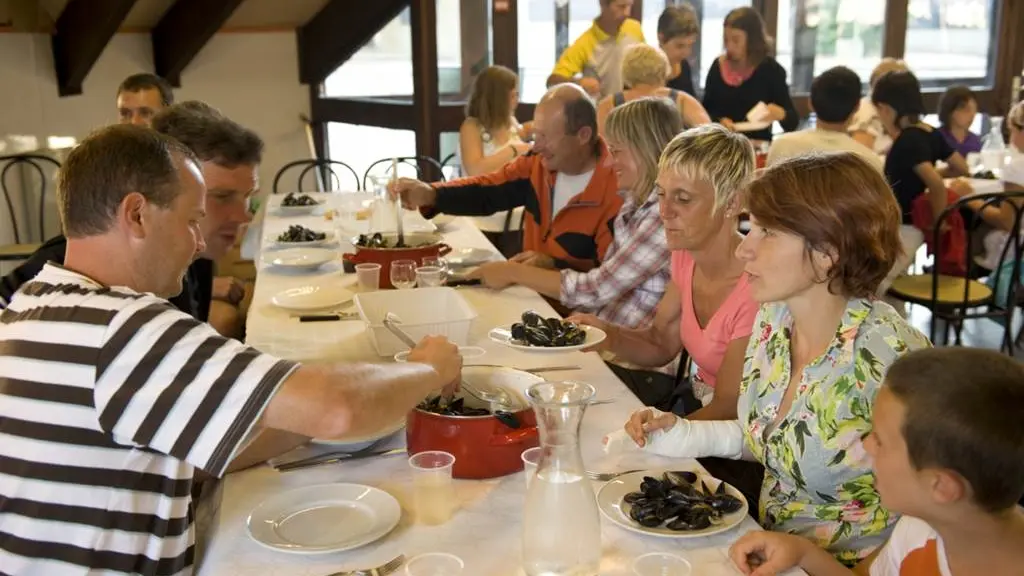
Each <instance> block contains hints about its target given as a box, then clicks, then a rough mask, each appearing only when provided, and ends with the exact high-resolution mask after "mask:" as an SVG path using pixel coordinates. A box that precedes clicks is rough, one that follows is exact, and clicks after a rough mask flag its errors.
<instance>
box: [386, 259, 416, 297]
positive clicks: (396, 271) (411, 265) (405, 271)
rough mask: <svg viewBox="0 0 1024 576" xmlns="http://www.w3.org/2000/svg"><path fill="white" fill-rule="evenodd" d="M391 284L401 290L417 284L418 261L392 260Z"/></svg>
mask: <svg viewBox="0 0 1024 576" xmlns="http://www.w3.org/2000/svg"><path fill="white" fill-rule="evenodd" d="M391 285H392V286H394V287H395V288H398V289H399V290H404V289H407V288H412V287H414V286H416V261H415V260H395V261H394V262H392V263H391Z"/></svg>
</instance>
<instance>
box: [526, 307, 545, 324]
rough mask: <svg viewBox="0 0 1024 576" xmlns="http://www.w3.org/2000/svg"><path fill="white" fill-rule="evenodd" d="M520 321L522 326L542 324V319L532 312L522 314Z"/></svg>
mask: <svg viewBox="0 0 1024 576" xmlns="http://www.w3.org/2000/svg"><path fill="white" fill-rule="evenodd" d="M522 320H523V324H526V325H527V326H540V325H542V324H544V317H543V316H541V315H540V314H537V313H536V312H534V311H533V310H527V311H526V312H523V316H522Z"/></svg>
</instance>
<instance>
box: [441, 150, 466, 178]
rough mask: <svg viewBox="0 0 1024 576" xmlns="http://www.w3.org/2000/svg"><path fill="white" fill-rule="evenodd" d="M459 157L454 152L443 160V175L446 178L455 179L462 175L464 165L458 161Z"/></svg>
mask: <svg viewBox="0 0 1024 576" xmlns="http://www.w3.org/2000/svg"><path fill="white" fill-rule="evenodd" d="M458 159H459V157H458V156H457V155H456V154H455V152H452V153H451V154H449V155H447V156H445V157H444V160H441V175H442V176H444V178H445V180H454V179H455V178H460V177H461V176H462V165H461V164H459V162H458Z"/></svg>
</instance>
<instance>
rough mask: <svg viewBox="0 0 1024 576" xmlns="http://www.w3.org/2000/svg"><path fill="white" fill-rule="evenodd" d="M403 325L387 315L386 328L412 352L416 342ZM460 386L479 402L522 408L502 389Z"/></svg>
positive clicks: (468, 385)
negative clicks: (402, 327)
mask: <svg viewBox="0 0 1024 576" xmlns="http://www.w3.org/2000/svg"><path fill="white" fill-rule="evenodd" d="M401 323H402V320H401V318H399V317H398V316H397V315H395V314H393V313H391V312H388V313H387V314H385V315H384V327H385V328H387V329H388V330H389V331H390V332H391V333H392V334H394V335H395V336H396V337H397V338H398V339H399V340H401V341H402V342H403V343H405V345H406V346H408V347H409V349H410V350H411V349H413V348H415V347H416V341H415V340H413V339H412V337H411V336H409V334H408V333H407V332H406V331H405V330H402V329H401V328H399V327H398V325H399V324H401ZM460 386H461V387H462V388H463V389H464V390H466V392H469V393H470V395H471V396H473V397H475V398H476V399H477V400H480V401H482V402H488V403H491V404H498V405H499V406H501V407H502V408H503V409H506V410H508V411H509V412H512V411H515V410H518V409H521V408H522V405H521V403H519V402H516V401H515V399H514V398H512V395H511V394H509V393H508V392H506V391H505V390H502V389H501V388H496V389H495V391H494V392H491V391H484V390H480V389H478V388H477V387H476V386H473V385H471V384H470V383H469V382H466V381H465V380H463V381H462V382H461V383H460Z"/></svg>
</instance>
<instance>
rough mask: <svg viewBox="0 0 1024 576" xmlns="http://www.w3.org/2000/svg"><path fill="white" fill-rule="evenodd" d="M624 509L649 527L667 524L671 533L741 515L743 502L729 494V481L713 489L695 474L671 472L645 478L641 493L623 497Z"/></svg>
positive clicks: (642, 524)
mask: <svg viewBox="0 0 1024 576" xmlns="http://www.w3.org/2000/svg"><path fill="white" fill-rule="evenodd" d="M627 506H628V511H627ZM622 509H623V511H627V515H628V516H629V517H630V519H632V520H633V521H634V522H636V523H637V524H640V525H641V526H644V527H647V528H656V527H659V526H663V525H664V526H665V527H666V528H667V529H669V530H676V531H692V530H704V529H705V528H709V527H711V526H713V525H714V524H715V523H717V522H719V521H721V518H722V516H723V515H725V514H731V513H734V512H739V511H740V510H742V509H743V501H742V500H741V499H739V498H737V497H735V496H733V495H731V494H729V493H728V492H727V491H726V487H725V482H719V483H718V485H717V486H716V488H715V490H711V489H710V488H708V485H707V483H706V482H705V481H704V480H703V479H702V478H700V477H699V476H698V475H697V474H695V473H693V472H688V471H670V472H665V473H664V474H663V475H662V476H660V477H658V478H655V477H653V476H644V477H643V480H642V481H641V482H640V489H639V490H638V491H636V492H629V493H627V494H626V495H625V496H623V497H622Z"/></svg>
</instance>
